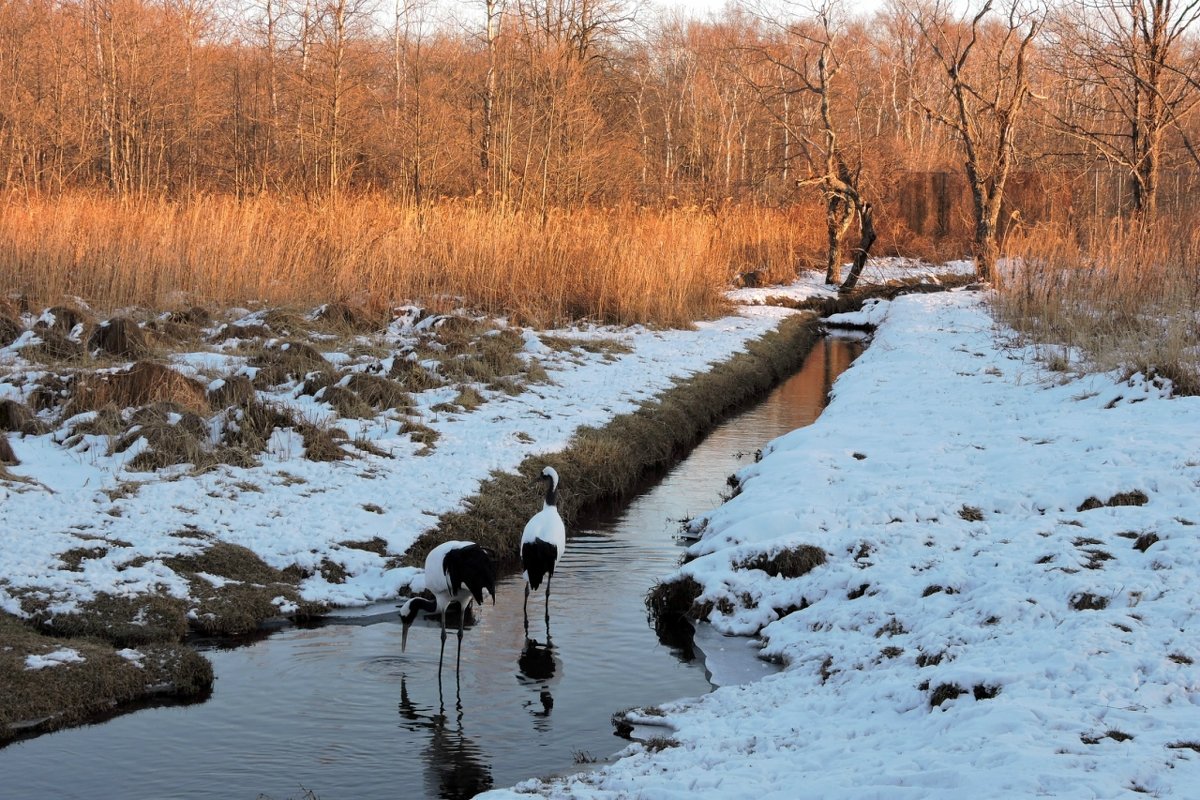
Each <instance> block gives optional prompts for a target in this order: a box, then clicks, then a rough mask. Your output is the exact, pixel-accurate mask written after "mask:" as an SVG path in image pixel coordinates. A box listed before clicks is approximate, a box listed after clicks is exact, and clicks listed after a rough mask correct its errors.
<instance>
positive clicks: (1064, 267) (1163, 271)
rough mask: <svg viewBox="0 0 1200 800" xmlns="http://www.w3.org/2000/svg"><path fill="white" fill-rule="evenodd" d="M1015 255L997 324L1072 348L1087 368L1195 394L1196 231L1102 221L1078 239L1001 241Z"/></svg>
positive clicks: (1061, 233)
mask: <svg viewBox="0 0 1200 800" xmlns="http://www.w3.org/2000/svg"><path fill="white" fill-rule="evenodd" d="M1008 249H1009V250H1010V252H1012V253H1013V254H1014V255H1017V256H1019V258H1020V260H1019V262H1018V267H1017V269H1016V271H1015V273H1014V274H1013V275H1012V276H1011V277H1010V278H1009V279H1008V280H1007V281H1006V282H1005V284H1004V285H1003V287H1002V290H1001V295H1000V303H999V304H998V310H999V313H1000V316H1001V317H1002V319H1003V320H1004V321H1005V322H1007V323H1008V324H1009V325H1011V326H1013V327H1014V328H1016V329H1017V330H1019V331H1021V332H1023V333H1026V334H1028V335H1029V336H1030V337H1031V338H1032V339H1034V340H1036V341H1039V342H1044V343H1050V344H1055V345H1064V346H1068V347H1074V348H1079V350H1080V351H1082V352H1083V353H1084V354H1085V356H1086V357H1087V359H1088V360H1089V362H1090V363H1089V365H1088V366H1090V367H1093V368H1097V369H1102V370H1110V369H1116V370H1124V371H1126V372H1128V373H1130V374H1132V373H1134V372H1141V373H1143V374H1144V375H1146V376H1148V377H1153V376H1162V377H1164V378H1168V379H1170V380H1171V381H1172V383H1173V384H1174V387H1175V391H1176V392H1177V393H1179V394H1197V393H1200V326H1197V325H1196V321H1195V309H1196V308H1197V307H1200V282H1198V281H1197V280H1196V269H1197V266H1196V265H1197V264H1200V230H1198V229H1197V228H1196V227H1195V226H1194V225H1190V224H1189V223H1188V222H1187V221H1186V220H1171V221H1168V220H1166V219H1161V220H1160V221H1159V224H1157V225H1155V226H1154V227H1153V228H1151V229H1146V228H1143V227H1141V226H1138V225H1137V224H1136V223H1124V222H1122V221H1120V220H1117V221H1112V222H1109V221H1104V222H1102V223H1100V224H1098V225H1097V226H1096V227H1095V228H1093V229H1090V230H1085V231H1080V232H1068V231H1065V230H1059V229H1042V228H1038V229H1032V230H1030V231H1028V232H1018V233H1017V234H1016V235H1015V236H1013V237H1010V239H1009V242H1008Z"/></svg>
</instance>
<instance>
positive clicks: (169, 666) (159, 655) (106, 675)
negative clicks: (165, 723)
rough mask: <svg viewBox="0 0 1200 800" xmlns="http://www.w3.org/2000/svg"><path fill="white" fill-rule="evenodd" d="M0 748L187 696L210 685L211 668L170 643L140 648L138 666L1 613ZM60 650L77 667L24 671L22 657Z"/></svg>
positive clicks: (106, 648) (94, 643)
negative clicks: (137, 705) (129, 707)
mask: <svg viewBox="0 0 1200 800" xmlns="http://www.w3.org/2000/svg"><path fill="white" fill-rule="evenodd" d="M0 641H3V642H4V643H5V646H4V647H2V648H0V684H2V685H3V686H4V692H3V693H0V743H2V742H5V741H6V740H9V739H12V738H16V737H20V736H29V735H33V734H36V733H42V732H44V731H48V730H53V729H55V728H61V727H65V726H67V725H75V724H78V723H80V722H84V721H87V720H92V719H96V718H98V717H102V716H104V715H108V714H112V713H115V712H116V711H117V710H118V709H119V707H120V706H122V705H124V704H128V703H131V702H136V701H144V700H150V699H153V698H167V697H172V698H180V699H182V698H194V697H197V696H203V694H204V693H205V692H207V691H208V689H209V688H210V687H211V686H212V681H213V673H212V667H211V665H209V663H208V662H207V661H206V660H205V659H204V657H203V656H201V655H200V654H199V653H197V652H196V651H194V650H192V649H191V648H188V647H184V646H181V645H178V644H150V645H143V646H141V647H140V652H141V654H142V655H141V659H140V664H141V665H140V666H138V665H136V664H134V663H133V662H132V661H130V660H128V659H126V658H123V657H122V656H120V655H118V654H117V653H116V651H115V650H114V648H113V647H112V646H111V645H109V644H105V643H103V642H101V641H98V640H95V639H87V638H84V639H59V638H53V637H51V636H46V635H44V634H43V633H42V632H40V631H38V630H35V629H34V627H33V626H31V625H26V624H23V623H22V622H21V621H19V620H17V619H16V618H15V617H12V616H10V615H8V614H0ZM62 648H70V649H72V650H74V651H75V652H76V653H77V654H78V655H79V656H80V657H81V658H83V659H84V661H83V662H81V663H68V664H63V665H60V666H56V667H50V668H46V669H39V670H30V669H26V668H25V659H26V657H28V656H31V655H32V656H37V655H45V654H47V653H50V652H54V651H56V650H59V649H62Z"/></svg>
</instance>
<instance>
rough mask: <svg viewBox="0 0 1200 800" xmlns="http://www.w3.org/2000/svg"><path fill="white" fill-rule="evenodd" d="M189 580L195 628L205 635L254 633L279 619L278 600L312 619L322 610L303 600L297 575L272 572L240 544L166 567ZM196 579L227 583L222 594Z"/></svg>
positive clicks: (223, 545) (216, 546)
mask: <svg viewBox="0 0 1200 800" xmlns="http://www.w3.org/2000/svg"><path fill="white" fill-rule="evenodd" d="M163 563H165V564H166V565H167V566H168V567H170V568H171V569H173V570H175V571H176V572H177V573H179V574H180V575H182V576H183V577H185V578H187V579H188V582H189V584H190V586H191V590H190V593H191V596H192V598H193V600H194V601H195V611H196V613H195V614H194V615H192V617H191V626H192V627H193V628H194V629H195V630H197V631H199V632H201V633H204V634H210V635H212V634H218V635H225V636H230V635H232V636H236V635H241V634H246V633H252V632H254V631H255V630H257V629H258V627H259V625H261V624H262V623H263V622H264V621H265V620H268V619H271V618H272V617H277V616H280V611H279V607H278V606H277V605H275V603H274V599H275V598H277V597H283V598H285V599H286V600H287V601H289V602H292V603H296V604H297V605H298V606H299V612H298V613H299V614H300V615H301V616H308V615H312V614H316V613H320V612H321V611H324V610H325V609H324V607H322V606H318V605H315V604H312V603H306V602H304V601H301V600H300V593H299V591H298V590H297V589H296V583H297V581H296V577H297V576H295V575H289V574H288V573H286V572H281V571H280V570H277V569H274V568H272V567H270V566H268V565H267V564H266V562H264V561H263V560H262V559H261V558H259V557H258V556H257V555H255V554H254V553H253V552H252V551H250V550H248V549H246V548H245V547H242V546H240V545H236V544H228V543H226V542H218V543H216V544H214V545H213V546H212V547H210V548H208V549H207V550H204V551H203V552H200V553H196V554H194V555H189V556H176V557H173V558H170V559H167V560H166V561H164V562H163ZM198 573H204V574H206V575H216V576H219V577H221V578H224V579H226V580H228V581H229V583H226V584H225V585H224V586H221V587H220V588H218V587H217V586H215V585H214V584H213V583H212V582H211V581H209V580H207V579H205V578H202V577H200V576H199V574H198Z"/></svg>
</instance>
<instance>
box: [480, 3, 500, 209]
mask: <svg viewBox="0 0 1200 800" xmlns="http://www.w3.org/2000/svg"><path fill="white" fill-rule="evenodd" d="M483 3H484V10H485V11H486V12H487V27H486V28H485V29H484V44H485V45H486V46H487V72H485V73H484V76H483V121H482V123H481V126H480V127H481V130H480V133H479V166H480V167H481V168H482V169H483V176H484V180H485V181H487V185H488V187H489V189H490V188H491V187H492V184H493V181H492V137H493V135H494V131H493V127H494V126H493V121H492V107H493V105H494V104H495V102H496V49H497V43H498V41H499V39H500V24H501V20H502V18H503V14H504V0H483Z"/></svg>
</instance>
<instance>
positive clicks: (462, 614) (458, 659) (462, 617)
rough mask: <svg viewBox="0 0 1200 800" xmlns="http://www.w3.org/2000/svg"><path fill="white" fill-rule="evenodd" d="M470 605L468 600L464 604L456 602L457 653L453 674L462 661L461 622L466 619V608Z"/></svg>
mask: <svg viewBox="0 0 1200 800" xmlns="http://www.w3.org/2000/svg"><path fill="white" fill-rule="evenodd" d="M470 605H471V604H470V603H469V602H468V603H467V604H466V605H465V606H464V605H463V604H462V603H459V604H458V655H457V656H455V658H454V672H455V674H458V668H459V666H460V665H461V663H462V637H463V623H464V622H465V621H466V618H467V609H468V608H469V607H470Z"/></svg>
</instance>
